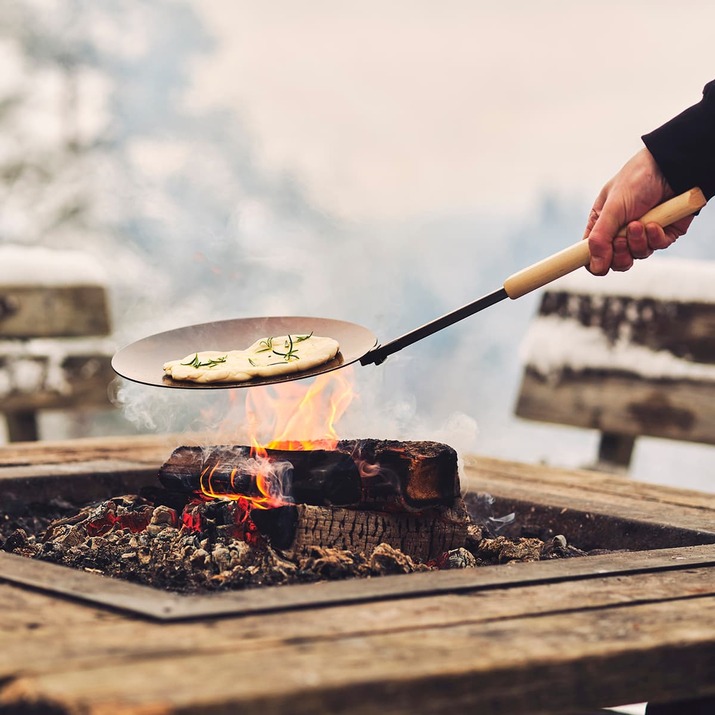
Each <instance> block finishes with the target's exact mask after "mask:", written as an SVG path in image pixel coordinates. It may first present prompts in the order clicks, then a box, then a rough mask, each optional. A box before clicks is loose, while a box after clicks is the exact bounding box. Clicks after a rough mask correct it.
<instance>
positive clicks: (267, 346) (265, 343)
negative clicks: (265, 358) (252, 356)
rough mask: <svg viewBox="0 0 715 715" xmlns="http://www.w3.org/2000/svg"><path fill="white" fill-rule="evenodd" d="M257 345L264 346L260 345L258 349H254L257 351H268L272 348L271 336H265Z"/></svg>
mask: <svg viewBox="0 0 715 715" xmlns="http://www.w3.org/2000/svg"><path fill="white" fill-rule="evenodd" d="M258 344H259V345H263V346H265V347H262V348H261V349H260V350H256V352H257V353H265V352H268V351H269V350H272V349H273V338H266V339H265V340H261V342H260V343H258Z"/></svg>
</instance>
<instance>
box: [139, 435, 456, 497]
mask: <svg viewBox="0 0 715 715" xmlns="http://www.w3.org/2000/svg"><path fill="white" fill-rule="evenodd" d="M266 459H267V460H268V462H269V464H270V466H271V468H272V469H273V470H276V469H279V470H280V471H281V472H282V473H281V474H278V475H277V477H276V478H278V479H279V481H281V484H280V488H281V489H282V492H283V495H284V496H287V497H290V499H289V501H293V502H295V503H297V504H311V505H314V506H329V505H333V506H356V507H359V508H361V509H370V510H388V511H394V510H409V511H420V510H422V509H429V508H433V507H436V506H447V507H449V506H451V505H452V504H454V501H455V499H457V498H458V497H459V494H460V484H459V472H458V468H457V453H456V452H455V451H454V449H452V448H451V447H449V446H448V445H445V444H441V443H438V442H430V441H419V442H417V441H416V442H398V441H395V440H377V439H363V440H341V441H339V442H338V443H337V445H336V447H335V449H331V450H328V449H313V450H298V449H268V450H266ZM259 460H260V458H259ZM257 464H259V465H260V462H257V461H256V460H254V459H253V458H252V457H251V456H250V449H249V447H246V446H240V445H236V446H231V445H227V446H220V447H210V448H201V447H179V448H178V449H176V450H174V452H173V454H172V455H171V457H170V458H169V460H168V461H167V462H166V463H165V464H164V465H163V466H162V467H161V469H160V470H159V481H160V482H161V484H162V485H163V486H164V488H165V489H167V490H168V491H169V492H171V493H177V492H178V493H179V494H187V495H188V494H192V493H200V492H204V493H207V492H208V493H209V494H210V495H213V496H222V495H234V494H242V495H245V496H247V497H249V498H253V497H260V496H261V490H260V489H259V486H258V484H257V482H256V465H257ZM280 465H283V467H280ZM152 496H153V497H156V496H157V495H156V494H152ZM163 503H167V502H163ZM169 505H170V506H176V504H175V503H174V502H171V503H170V504H169Z"/></svg>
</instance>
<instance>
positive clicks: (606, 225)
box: [584, 149, 693, 275]
mask: <svg viewBox="0 0 715 715" xmlns="http://www.w3.org/2000/svg"><path fill="white" fill-rule="evenodd" d="M672 196H673V190H672V189H671V188H670V186H669V185H668V182H667V181H666V179H665V177H664V176H663V174H662V172H661V171H660V169H659V168H658V165H657V164H656V162H655V159H654V158H653V156H652V154H651V153H650V152H649V151H648V150H647V149H642V150H641V151H639V152H638V153H637V154H636V155H635V156H633V157H632V158H631V159H630V160H629V161H628V162H627V163H626V164H625V165H624V166H623V168H622V169H621V170H620V171H619V172H618V173H617V174H616V175H615V176H614V177H613V178H612V179H611V180H610V181H609V182H608V183H607V184H606V185H605V186H604V187H603V189H601V193H600V194H599V195H598V197H597V198H596V201H595V202H594V204H593V208H592V209H591V213H590V214H589V218H588V223H587V225H586V231H585V232H584V238H585V239H588V247H589V251H590V253H591V262H590V264H589V266H588V269H589V270H590V271H591V273H593V274H595V275H605V274H606V273H608V271H609V269H611V270H614V271H627V270H628V269H629V268H630V267H631V266H632V265H633V261H634V259H639V258H648V256H650V255H651V254H652V253H653V251H657V250H659V249H662V248H667V247H668V246H670V245H671V244H672V243H674V242H675V240H676V239H677V238H678V236H682V235H683V234H684V233H685V232H686V231H687V230H688V227H689V226H690V223H691V221H692V220H693V217H692V216H688V217H687V218H684V219H681V220H680V221H676V222H675V223H674V224H672V225H670V226H667V227H666V228H665V229H664V228H662V227H661V226H659V225H658V224H656V223H649V224H647V225H643V224H642V223H641V222H640V221H638V220H637V219H638V218H639V217H641V216H643V215H644V214H645V213H646V212H647V211H649V210H650V209H652V208H653V207H654V206H657V205H658V204H660V203H662V202H663V201H665V200H666V199H669V198H671V197H672ZM624 226H625V227H626V231H625V235H620V236H619V235H618V234H619V232H620V231H621V229H622V228H623V227H624Z"/></svg>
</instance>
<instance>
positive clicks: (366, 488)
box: [337, 439, 460, 510]
mask: <svg viewBox="0 0 715 715" xmlns="http://www.w3.org/2000/svg"><path fill="white" fill-rule="evenodd" d="M337 449H338V450H339V451H341V452H345V453H346V454H350V455H351V456H352V458H353V459H354V460H355V462H356V464H357V465H358V466H359V468H360V474H361V475H362V477H363V500H362V503H361V506H362V508H370V506H371V505H372V506H373V508H377V509H382V508H386V507H387V506H388V505H390V504H393V505H394V506H396V507H399V508H402V509H412V510H420V509H426V508H429V507H434V506H451V505H452V504H453V503H454V501H455V499H457V498H458V497H459V494H460V484H459V470H458V466H457V453H456V452H455V450H454V449H452V447H450V446H449V445H446V444H442V443H440V442H431V441H412V442H401V441H397V440H382V439H361V440H341V441H340V442H338V445H337Z"/></svg>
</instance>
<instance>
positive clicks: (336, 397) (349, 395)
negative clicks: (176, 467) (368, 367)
mask: <svg viewBox="0 0 715 715" xmlns="http://www.w3.org/2000/svg"><path fill="white" fill-rule="evenodd" d="M352 377H353V373H352V369H343V370H340V371H337V372H330V373H326V374H324V375H320V376H318V377H317V378H316V379H315V380H314V381H313V382H312V383H310V384H308V385H307V386H306V385H305V384H304V383H302V382H287V383H279V384H277V385H274V386H271V387H261V388H251V389H249V390H247V391H246V393H247V394H246V421H247V423H248V429H249V434H250V441H251V452H250V454H251V457H252V460H253V464H252V467H251V471H254V470H255V471H254V473H253V474H252V477H253V485H255V489H256V491H257V492H258V493H257V494H242V493H239V492H238V491H237V490H234V488H235V481H234V480H235V477H236V469H233V470H231V471H230V479H229V485H226V484H225V479H223V483H222V484H216V483H215V482H216V480H214V479H212V477H214V475H216V473H217V470H218V469H219V468H220V466H221V465H220V464H213V465H209V466H207V467H206V468H205V469H204V470H203V471H202V472H201V478H200V485H201V491H202V493H203V494H204V496H205V497H206V498H209V499H219V498H223V499H233V500H236V501H240V502H242V504H243V505H244V507H245V508H246V511H248V510H249V509H251V508H256V509H272V508H275V507H278V506H282V505H285V504H286V503H290V499H288V498H286V496H285V495H284V491H283V484H282V481H281V477H280V473H279V472H278V471H277V470H276V468H275V466H274V465H273V464H272V463H271V461H270V459H269V456H268V452H267V450H268V449H292V450H307V449H333V448H335V446H336V445H337V442H338V434H337V431H336V428H335V425H336V423H337V422H339V421H340V419H341V417H342V416H343V414H344V413H345V411H346V410H347V408H348V407H349V406H350V403H351V402H352V400H353V399H354V397H355V392H354V390H353V380H352ZM259 433H267V434H269V435H271V437H270V438H268V439H266V441H265V442H261V440H259V436H258V435H259ZM226 471H227V470H226ZM222 474H225V471H224V472H222ZM229 486H230V490H229V489H228V488H227V487H229Z"/></svg>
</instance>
